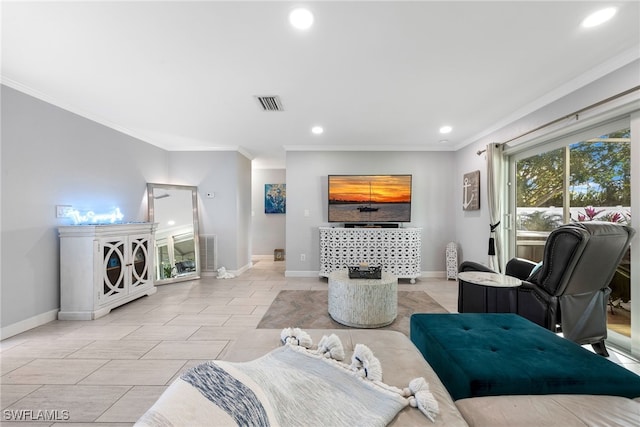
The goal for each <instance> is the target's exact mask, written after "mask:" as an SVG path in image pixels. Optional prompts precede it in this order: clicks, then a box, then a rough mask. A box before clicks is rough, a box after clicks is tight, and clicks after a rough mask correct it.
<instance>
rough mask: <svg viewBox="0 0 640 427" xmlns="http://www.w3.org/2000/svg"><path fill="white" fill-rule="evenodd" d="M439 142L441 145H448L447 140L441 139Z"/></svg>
mask: <svg viewBox="0 0 640 427" xmlns="http://www.w3.org/2000/svg"><path fill="white" fill-rule="evenodd" d="M439 142H440V143H441V144H446V143H448V142H449V140H448V139H441V140H440V141H439Z"/></svg>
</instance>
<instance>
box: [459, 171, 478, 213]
mask: <svg viewBox="0 0 640 427" xmlns="http://www.w3.org/2000/svg"><path fill="white" fill-rule="evenodd" d="M478 209H480V171H479V170H477V171H473V172H469V173H465V174H464V176H463V179H462V210H465V211H475V210H478Z"/></svg>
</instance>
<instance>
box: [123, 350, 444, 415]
mask: <svg viewBox="0 0 640 427" xmlns="http://www.w3.org/2000/svg"><path fill="white" fill-rule="evenodd" d="M406 394H407V393H406V392H404V395H403V390H400V389H398V388H396V387H392V386H388V385H386V384H384V383H382V382H381V381H372V380H371V379H368V378H366V377H363V376H362V374H359V373H358V372H354V371H353V370H352V369H350V368H349V366H348V365H346V364H343V363H341V362H339V361H336V360H334V359H331V358H326V357H323V356H322V355H319V354H317V353H315V352H313V351H310V350H307V349H305V348H303V347H298V346H295V345H290V344H287V345H285V346H283V347H280V348H278V349H276V350H273V351H271V352H270V353H268V354H266V355H265V356H263V357H261V358H259V359H256V360H253V361H250V362H243V363H234V362H225V361H209V362H206V363H203V364H201V365H198V366H196V367H194V368H192V369H190V370H189V371H187V372H186V373H184V374H183V375H182V376H181V377H180V378H179V379H177V380H175V381H174V382H173V383H172V384H171V385H170V386H169V388H168V389H167V390H166V391H165V392H164V393H163V394H162V396H160V398H159V399H158V401H157V402H156V403H155V404H154V405H153V406H152V407H151V408H150V409H149V410H148V411H147V412H146V413H145V414H144V415H143V416H142V417H141V418H140V419H139V420H138V422H137V423H136V426H137V427H143V426H167V427H170V426H175V427H178V426H187V425H188V426H205V425H216V426H226V425H229V426H236V425H239V426H287V427H289V426H305V427H310V426H336V427H338V426H345V427H347V426H348V427H353V426H365V425H366V426H385V425H387V424H388V423H390V422H391V421H392V420H393V418H394V417H395V416H396V414H397V413H398V412H399V411H401V410H402V409H403V408H404V407H406V406H407V405H408V404H409V402H410V400H411V399H410V398H409V397H405V396H406ZM414 406H415V405H414ZM436 406H437V404H436ZM423 412H424V411H423ZM436 412H437V408H436Z"/></svg>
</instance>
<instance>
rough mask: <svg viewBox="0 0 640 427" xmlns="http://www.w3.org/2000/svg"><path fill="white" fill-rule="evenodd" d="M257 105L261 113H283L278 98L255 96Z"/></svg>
mask: <svg viewBox="0 0 640 427" xmlns="http://www.w3.org/2000/svg"><path fill="white" fill-rule="evenodd" d="M255 98H256V99H257V100H258V104H260V107H262V110H263V111H284V107H283V106H282V101H281V100H280V97H279V96H257V95H256V97H255Z"/></svg>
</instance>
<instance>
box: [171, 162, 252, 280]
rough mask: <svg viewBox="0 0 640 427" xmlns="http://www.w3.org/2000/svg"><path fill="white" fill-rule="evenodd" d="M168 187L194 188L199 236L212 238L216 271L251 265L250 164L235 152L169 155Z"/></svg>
mask: <svg viewBox="0 0 640 427" xmlns="http://www.w3.org/2000/svg"><path fill="white" fill-rule="evenodd" d="M168 183H170V184H179V185H194V186H197V187H198V202H199V203H198V207H199V213H200V224H199V225H200V235H203V234H215V235H216V237H217V250H218V254H217V262H218V267H225V268H226V269H227V270H230V271H238V270H243V269H246V268H247V267H248V266H249V265H250V262H251V257H250V255H251V254H250V248H249V236H250V232H251V161H250V160H249V159H247V158H246V157H245V156H243V155H242V154H240V153H238V152H236V151H213V152H193V151H179V152H171V153H170V156H169V182H168ZM207 193H214V194H215V197H213V198H208V197H206V194H207Z"/></svg>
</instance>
